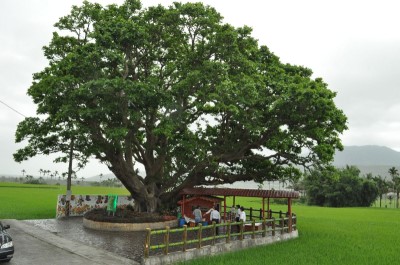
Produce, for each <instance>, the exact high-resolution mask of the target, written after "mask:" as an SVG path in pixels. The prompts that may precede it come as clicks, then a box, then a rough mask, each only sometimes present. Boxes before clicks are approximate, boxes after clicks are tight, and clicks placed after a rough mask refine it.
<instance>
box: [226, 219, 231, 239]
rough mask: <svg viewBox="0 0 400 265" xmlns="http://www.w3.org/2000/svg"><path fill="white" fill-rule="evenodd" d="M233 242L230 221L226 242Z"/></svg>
mask: <svg viewBox="0 0 400 265" xmlns="http://www.w3.org/2000/svg"><path fill="white" fill-rule="evenodd" d="M230 242H231V221H228V231H227V236H226V243H230Z"/></svg>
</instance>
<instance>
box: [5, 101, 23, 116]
mask: <svg viewBox="0 0 400 265" xmlns="http://www.w3.org/2000/svg"><path fill="white" fill-rule="evenodd" d="M0 102H1V103H3V104H4V106H6V107H8V108H9V109H11V110H13V111H15V112H16V113H18V114H19V115H21V116H23V117H25V118H26V116H25V115H24V114H22V113H21V112H19V111H18V110H16V109H14V108H13V107H11V106H10V105H8V104H6V103H4V102H3V101H2V100H0Z"/></svg>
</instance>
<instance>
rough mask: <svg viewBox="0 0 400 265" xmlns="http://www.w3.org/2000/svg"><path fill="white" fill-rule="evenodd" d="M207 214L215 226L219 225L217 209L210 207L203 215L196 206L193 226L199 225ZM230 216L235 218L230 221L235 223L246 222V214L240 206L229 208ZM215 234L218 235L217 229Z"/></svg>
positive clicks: (219, 215)
mask: <svg viewBox="0 0 400 265" xmlns="http://www.w3.org/2000/svg"><path fill="white" fill-rule="evenodd" d="M207 214H210V221H211V222H215V223H216V224H219V223H220V221H221V214H220V213H219V210H218V207H217V206H213V207H211V208H210V209H209V210H208V211H207V212H205V213H204V214H203V213H202V212H201V210H200V206H199V205H197V207H196V208H195V209H194V211H193V216H194V221H195V224H196V225H197V224H198V223H201V221H202V219H203V217H205V216H206V215H207ZM230 214H231V216H235V219H234V220H231V221H236V222H240V221H243V222H246V213H245V211H244V207H243V206H240V205H236V207H235V206H234V205H232V208H231V213H230ZM216 234H217V235H218V229H216Z"/></svg>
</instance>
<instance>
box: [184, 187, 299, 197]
mask: <svg viewBox="0 0 400 265" xmlns="http://www.w3.org/2000/svg"><path fill="white" fill-rule="evenodd" d="M180 194H181V195H209V196H241V197H258V198H295V199H297V198H299V197H300V196H299V193H298V192H297V191H286V190H253V189H230V188H185V189H183V190H182V191H181V192H180Z"/></svg>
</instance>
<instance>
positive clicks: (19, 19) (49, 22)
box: [0, 0, 400, 177]
mask: <svg viewBox="0 0 400 265" xmlns="http://www.w3.org/2000/svg"><path fill="white" fill-rule="evenodd" d="M90 2H99V3H102V4H110V3H118V4H120V3H122V2H123V1H122V0H119V1H117V0H114V1H113V0H102V1H100V0H99V1H90ZM172 2H173V1H162V0H159V1H157V0H144V1H142V3H143V5H144V6H151V5H156V4H159V3H161V4H163V5H169V4H170V3H172ZM182 2H184V1H182ZM202 2H203V3H205V4H208V5H211V6H213V7H215V8H216V9H217V11H218V12H220V13H221V14H222V15H223V17H224V21H225V22H227V23H230V24H232V25H234V26H236V27H238V26H243V25H247V26H250V27H252V28H253V36H254V37H255V38H256V39H258V40H259V44H260V45H267V46H268V47H269V48H270V50H271V51H272V52H274V53H275V54H276V55H277V56H279V57H280V58H281V61H282V62H284V63H290V64H296V65H303V66H306V67H308V68H311V69H312V70H313V72H314V77H322V78H323V79H324V80H325V82H326V83H328V85H329V88H330V89H331V90H333V91H335V92H337V97H336V99H335V102H336V104H337V106H338V107H339V108H341V109H342V110H343V111H344V113H345V114H346V115H347V117H348V126H349V130H348V131H346V132H345V133H344V135H343V136H342V141H343V144H344V145H381V146H387V147H389V148H392V149H395V150H398V151H400V118H399V114H400V101H399V98H400V97H399V96H400V92H399V91H400V90H399V88H400V31H399V26H400V16H399V15H398V10H399V7H400V4H397V3H396V2H397V1H388V0H379V1H361V0H360V1H358V0H357V1H354V0H347V1H341V0H325V1H319V0H302V1H298V0H279V1H277V0H258V1H256V0H246V1H243V0H240V1H239V0H238V1H235V0H214V1H212V0H207V1H202ZM81 3H82V1H80V0H62V1H54V0H1V1H0V25H1V27H0V89H1V93H0V101H1V102H0V126H1V134H0V148H1V149H0V150H1V151H0V176H1V175H4V174H13V175H19V174H21V172H22V170H26V172H27V174H31V175H39V170H40V169H46V170H51V171H54V170H57V171H59V172H65V171H66V168H67V166H66V165H64V164H53V163H52V158H48V157H37V158H33V159H30V160H29V161H27V162H23V163H21V164H18V163H15V162H14V161H13V158H12V154H13V153H14V152H15V151H16V150H17V149H18V148H19V147H22V145H17V144H15V137H14V134H15V130H16V127H17V124H18V123H19V122H20V121H22V120H23V116H22V115H25V116H35V113H36V112H35V111H36V106H35V105H34V104H33V103H32V100H31V98H30V97H28V96H27V95H26V92H27V89H28V88H29V86H30V85H31V82H32V74H33V73H36V72H39V71H41V70H42V69H43V68H44V67H45V66H46V65H47V61H46V60H45V58H44V56H43V52H42V47H43V46H44V45H47V44H48V43H49V42H50V39H51V34H52V32H53V31H55V28H54V27H53V25H54V23H55V22H57V20H58V18H60V17H61V16H64V15H67V14H68V13H69V11H70V9H71V5H73V4H74V5H80V4H81ZM4 104H7V105H8V106H9V107H11V108H13V109H14V110H16V111H18V112H19V113H20V114H19V113H17V112H16V111H13V110H11V109H10V108H9V107H7V106H6V105H4ZM21 114H22V115H21ZM100 173H102V174H107V173H109V171H108V169H107V168H106V167H105V166H103V165H99V164H97V163H91V164H90V165H89V166H88V167H87V168H86V169H85V170H83V171H80V172H78V176H79V177H82V176H83V177H91V176H94V175H99V174H100Z"/></svg>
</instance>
